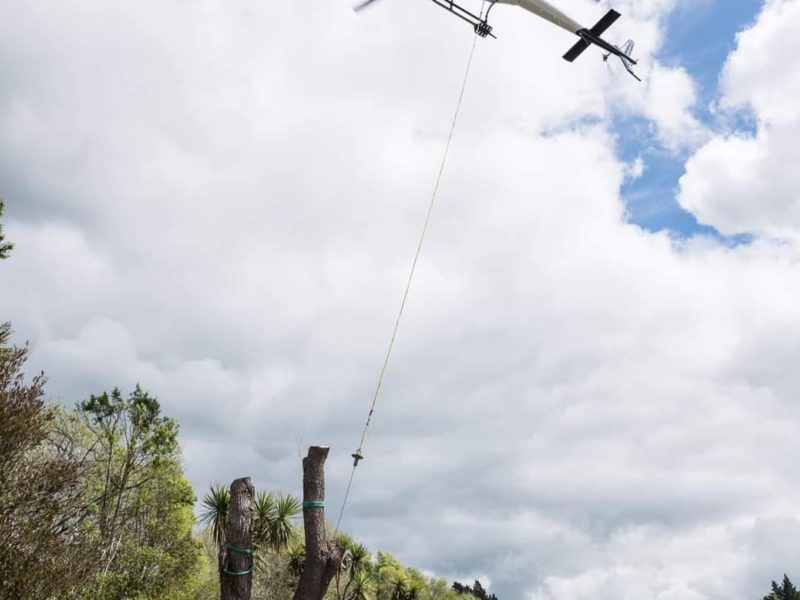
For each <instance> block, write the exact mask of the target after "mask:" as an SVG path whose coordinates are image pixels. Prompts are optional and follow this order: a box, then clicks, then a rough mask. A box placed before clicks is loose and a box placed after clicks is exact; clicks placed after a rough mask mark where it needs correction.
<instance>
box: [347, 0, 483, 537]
mask: <svg viewBox="0 0 800 600" xmlns="http://www.w3.org/2000/svg"><path fill="white" fill-rule="evenodd" d="M484 6H485V0H484V2H483V3H482V5H481V18H483V9H484ZM477 42H478V33H477V30H476V32H475V36H474V37H473V39H472V48H471V49H470V53H469V60H468V61H467V68H466V70H465V72H464V80H463V81H462V83H461V92H460V93H459V95H458V102H457V103H456V110H455V113H454V114H453V121H452V123H451V124H450V132H449V134H448V135H447V143H446V144H445V147H444V153H443V154H442V161H441V163H440V165H439V172H438V174H437V175H436V183H435V185H434V186H433V192H432V193H431V199H430V203H429V204H428V212H427V214H426V215H425V223H424V224H423V226H422V232H421V233H420V236H419V242H418V243H417V250H416V252H415V253H414V260H413V261H412V263H411V271H410V272H409V274H408V279H407V281H406V288H405V291H404V292H403V300H402V302H401V303H400V310H399V311H398V312H397V319H395V322H394V329H393V330H392V337H391V339H390V340H389V347H388V348H387V349H386V356H385V357H384V359H383V366H382V367H381V371H380V375H379V376H378V384H377V385H376V386H375V393H374V394H373V396H372V404H371V405H370V408H369V414H368V415H367V421H366V423H365V424H364V430H363V431H362V432H361V440H360V441H359V443H358V450H356V451H355V453H354V454H353V458H354V459H355V460H354V461H353V469H352V471H351V472H350V481H349V482H348V483H347V491H346V492H345V494H344V500H343V501H342V508H341V510H340V511H339V518H338V519H337V520H336V533H338V532H339V525H341V522H342V516H343V515H344V509H345V507H346V506H347V500H348V498H349V497H350V489H351V488H352V486H353V477H354V476H355V474H356V467H357V466H358V461H360V460H361V459H363V458H364V456H363V451H364V441H365V440H366V437H367V430H368V429H369V426H370V423H372V415H373V414H374V413H375V406H376V405H377V404H378V398H379V397H380V393H381V388H382V387H383V380H384V377H385V375H386V369H387V367H388V366H389V359H390V358H391V356H392V350H393V349H394V343H395V340H396V339H397V331H398V329H399V328H400V320H401V319H402V317H403V311H404V310H405V307H406V301H407V300H408V294H409V292H410V291H411V282H412V281H413V279H414V273H415V271H416V269H417V263H418V262H419V256H420V253H421V252H422V245H423V243H424V242H425V235H426V234H427V233H428V225H429V224H430V221H431V214H432V213H433V207H434V205H435V204H436V196H437V194H438V193H439V186H440V184H441V182H442V174H443V173H444V168H445V165H446V164H447V156H448V154H449V152H450V143H451V142H452V141H453V133H454V131H455V129H456V122H457V121H458V114H459V112H460V111H461V103H462V101H463V100H464V92H465V91H466V89H467V80H468V79H469V72H470V68H471V67H472V58H473V57H474V56H475V47H476V45H477Z"/></svg>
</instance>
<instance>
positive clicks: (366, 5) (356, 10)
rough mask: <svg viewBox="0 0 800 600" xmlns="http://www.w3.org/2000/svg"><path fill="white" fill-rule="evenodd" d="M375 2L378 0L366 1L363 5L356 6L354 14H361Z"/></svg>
mask: <svg viewBox="0 0 800 600" xmlns="http://www.w3.org/2000/svg"><path fill="white" fill-rule="evenodd" d="M375 1H376V0H364V2H362V3H361V4H357V5H356V6H354V7H353V12H360V11H362V10H364V9H365V8H367V7H368V6H369V5H370V4H372V3H373V2H375Z"/></svg>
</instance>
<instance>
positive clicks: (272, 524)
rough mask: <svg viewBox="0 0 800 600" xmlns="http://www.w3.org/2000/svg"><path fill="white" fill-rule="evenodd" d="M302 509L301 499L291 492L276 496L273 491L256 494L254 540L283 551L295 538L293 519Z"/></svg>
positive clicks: (260, 544) (264, 546)
mask: <svg viewBox="0 0 800 600" xmlns="http://www.w3.org/2000/svg"><path fill="white" fill-rule="evenodd" d="M301 510H302V504H300V500H298V499H297V498H296V497H294V496H292V495H291V494H286V495H284V496H276V495H275V494H273V493H272V492H259V493H258V494H257V495H256V502H255V512H256V519H255V524H254V527H253V541H254V542H255V544H256V545H257V546H260V547H262V548H269V549H271V550H274V551H276V552H281V551H283V550H285V549H286V548H288V547H289V544H290V543H291V542H292V541H293V540H294V538H295V530H294V526H293V525H292V519H293V518H294V517H296V516H297V515H298V514H299V513H300V511H301Z"/></svg>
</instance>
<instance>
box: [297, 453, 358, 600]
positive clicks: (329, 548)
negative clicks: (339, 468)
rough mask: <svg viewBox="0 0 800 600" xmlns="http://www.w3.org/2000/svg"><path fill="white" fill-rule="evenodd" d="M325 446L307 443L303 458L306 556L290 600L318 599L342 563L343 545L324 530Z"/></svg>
mask: <svg viewBox="0 0 800 600" xmlns="http://www.w3.org/2000/svg"><path fill="white" fill-rule="evenodd" d="M328 451H329V448H328V447H327V446H311V447H310V448H309V449H308V456H307V457H306V458H304V459H303V528H304V530H305V537H306V559H305V563H304V565H303V574H302V575H301V576H300V581H298V583H297V589H296V590H295V592H294V600H322V597H323V596H324V595H325V592H326V591H327V590H328V585H330V582H331V579H333V576H334V575H335V574H336V571H337V570H338V569H339V568H340V566H341V564H342V558H343V557H344V553H345V549H344V547H342V545H341V544H339V543H338V542H337V541H336V540H328V538H327V534H326V532H325V508H324V502H325V459H326V458H327V457H328Z"/></svg>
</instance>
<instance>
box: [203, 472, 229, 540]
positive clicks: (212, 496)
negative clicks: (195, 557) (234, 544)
mask: <svg viewBox="0 0 800 600" xmlns="http://www.w3.org/2000/svg"><path fill="white" fill-rule="evenodd" d="M202 504H203V509H202V510H201V511H200V519H199V520H200V524H201V525H205V526H206V527H210V528H211V537H212V539H213V540H214V545H215V546H216V547H217V551H219V550H221V549H222V547H223V546H224V545H225V522H226V521H227V520H228V509H229V508H230V505H231V493H230V491H229V490H228V488H226V487H223V486H221V485H220V484H212V485H211V487H210V489H209V491H208V493H206V495H205V496H203V502H202Z"/></svg>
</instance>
